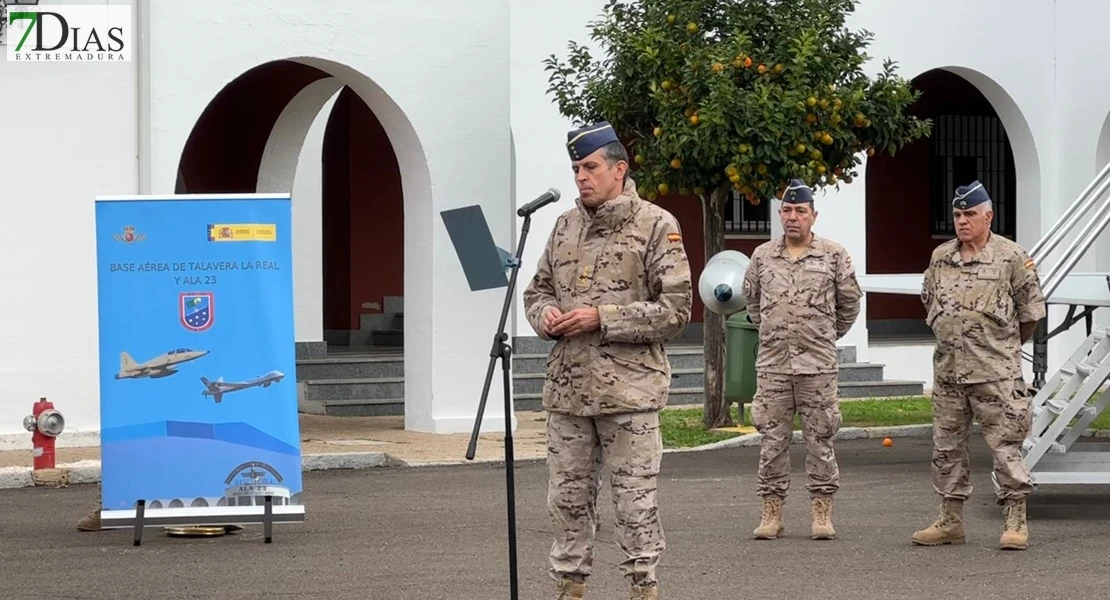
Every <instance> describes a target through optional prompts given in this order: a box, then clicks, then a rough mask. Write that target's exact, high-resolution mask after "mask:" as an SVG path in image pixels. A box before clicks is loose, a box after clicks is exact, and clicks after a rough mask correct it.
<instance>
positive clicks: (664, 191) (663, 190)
mask: <svg viewBox="0 0 1110 600" xmlns="http://www.w3.org/2000/svg"><path fill="white" fill-rule="evenodd" d="M656 189H658V190H659V194H660V195H663V196H666V195H667V194H668V193H670V191H671V186H669V185H667V184H665V183H660V184H659V187H657V188H656Z"/></svg>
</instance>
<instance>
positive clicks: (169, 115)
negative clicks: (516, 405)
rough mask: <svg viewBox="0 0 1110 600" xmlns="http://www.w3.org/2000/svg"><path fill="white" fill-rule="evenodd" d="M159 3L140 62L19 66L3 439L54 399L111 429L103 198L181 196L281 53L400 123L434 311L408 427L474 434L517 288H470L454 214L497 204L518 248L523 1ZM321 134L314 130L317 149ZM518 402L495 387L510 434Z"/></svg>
mask: <svg viewBox="0 0 1110 600" xmlns="http://www.w3.org/2000/svg"><path fill="white" fill-rule="evenodd" d="M49 3H50V2H49V0H45V1H44V4H49ZM142 5H143V6H144V7H146V8H148V9H150V12H149V13H146V14H142V15H139V16H138V18H139V20H140V21H141V22H144V23H149V28H148V29H147V30H145V31H144V35H143V39H142V44H141V45H140V48H137V49H136V58H137V59H138V60H136V61H135V62H132V63H122V64H119V63H110V64H109V63H105V64H99V63H68V64H67V63H51V64H45V63H28V64H15V63H6V62H0V81H3V82H4V88H5V90H13V89H14V90H19V93H5V94H2V95H0V96H2V98H0V109H3V110H4V114H6V115H9V117H11V116H16V115H20V114H26V115H27V119H23V120H18V121H15V122H16V123H18V124H20V125H23V124H27V125H28V126H20V127H15V128H9V130H8V131H7V134H8V136H9V137H8V141H9V147H11V148H18V149H19V154H18V155H16V158H15V159H14V160H12V159H9V160H5V161H3V162H2V164H0V177H2V179H0V180H2V181H4V182H5V183H4V188H3V189H4V192H3V197H4V199H5V200H6V202H4V203H3V205H2V208H0V210H3V211H4V213H3V216H4V217H5V222H7V223H18V224H20V225H19V226H18V227H13V228H12V231H11V232H10V233H9V234H8V235H6V236H3V241H0V244H2V246H0V248H2V249H3V256H5V260H4V261H3V262H2V263H0V264H2V265H3V267H2V269H3V270H2V271H0V273H2V274H3V276H4V281H5V285H4V286H3V291H2V292H0V294H2V296H0V298H2V299H3V300H5V301H6V304H5V311H4V314H6V315H8V317H7V318H6V320H5V321H3V322H0V331H3V335H2V336H0V436H2V435H4V434H11V435H10V436H8V437H4V438H0V439H3V440H4V443H9V442H10V443H12V444H15V446H14V447H24V446H26V444H28V443H29V441H28V440H29V434H26V432H23V430H22V426H21V421H22V418H23V416H24V414H26V413H27V412H29V410H30V407H31V404H32V403H33V402H34V401H35V400H36V399H37V398H38V397H40V396H47V397H49V398H51V399H52V400H54V401H55V402H57V403H58V404H59V408H60V409H61V410H63V411H64V412H65V414H66V416H67V418H68V431H70V432H79V431H89V430H95V429H96V428H98V425H99V398H98V388H99V385H98V381H97V372H98V369H97V364H98V356H97V325H96V314H97V313H96V310H97V306H96V301H95V299H96V265H95V262H94V257H93V256H92V255H91V254H89V253H88V251H87V249H88V248H91V247H93V243H94V240H93V237H92V235H93V224H94V212H93V197H94V196H96V195H98V194H134V193H145V192H153V193H172V192H174V191H175V183H176V175H177V167H178V162H179V160H180V157H181V153H182V150H183V149H184V147H185V142H186V140H187V139H188V136H189V133H190V132H191V130H192V128H193V126H194V124H195V123H196V121H197V119H198V118H199V117H200V115H201V113H202V112H203V110H204V109H205V107H206V106H207V105H208V103H209V102H210V101H211V100H212V99H213V98H214V97H215V96H216V94H217V93H219V92H220V90H221V89H222V88H223V87H224V86H225V85H226V84H227V83H229V82H230V81H232V80H233V79H234V78H236V77H237V76H239V75H241V74H242V73H244V72H245V71H247V70H249V69H251V68H253V67H255V66H258V65H260V64H263V63H265V62H268V61H272V60H280V59H293V60H300V61H302V62H307V63H311V64H313V65H314V66H318V67H322V68H324V69H325V70H327V71H328V72H330V73H331V74H332V75H335V76H337V77H339V78H340V79H342V80H343V82H344V83H346V84H348V85H350V86H351V87H352V88H353V89H354V90H355V91H357V92H358V93H359V95H360V96H362V98H363V100H364V101H366V103H367V105H368V106H369V107H370V108H371V109H372V110H374V111H375V113H376V114H377V116H378V118H379V119H380V120H381V121H382V122H383V124H384V125H385V127H386V130H387V132H388V134H389V135H390V139H391V142H392V144H393V145H394V148H395V150H396V153H397V155H398V160H399V163H400V165H401V169H402V175H403V183H402V185H403V189H404V195H405V202H406V206H405V240H406V257H405V258H406V262H405V275H404V277H405V285H406V288H405V298H406V303H407V306H406V311H407V312H408V313H409V314H412V315H421V318H414V319H410V320H409V322H408V323H407V324H406V325H407V327H406V332H405V333H406V340H405V346H406V348H405V349H406V358H407V359H408V360H407V362H406V377H405V380H406V390H405V396H406V399H407V400H408V402H409V404H410V405H411V406H412V407H414V409H413V410H411V412H410V414H409V415H408V419H407V425H408V426H409V427H410V428H413V429H418V430H424V431H435V432H463V431H469V430H470V428H471V426H472V423H473V419H474V416H475V414H476V408H477V404H478V399H479V396H480V394H481V389H482V379H483V376H484V375H485V369H486V364H487V361H488V349H489V345H490V341H491V338H492V333H493V328H494V327H495V326H496V323H497V317H498V315H499V311H500V308H501V299H502V298H503V293H504V290H503V289H501V290H488V291H483V292H477V293H473V292H471V291H470V290H469V288H468V286H467V282H466V278H465V276H464V274H463V273H462V271H461V267H460V264H459V261H458V258H457V257H456V255H455V250H454V247H453V246H452V244H451V242H450V239H449V237H448V235H447V232H446V229H445V228H444V227H443V224H442V221H441V219H440V217H439V213H440V212H441V211H444V210H447V209H451V208H455V207H460V206H466V205H471V204H478V205H481V206H482V207H483V210H484V212H485V215H486V218H487V219H488V221H489V226H490V229H491V231H492V233H493V236H494V240H495V242H496V243H498V244H499V245H501V246H503V247H509V246H510V245H511V244H510V241H511V233H510V231H511V228H510V219H509V211H508V210H507V207H508V206H510V204H511V200H510V183H509V181H510V179H509V170H508V165H509V162H510V154H509V134H510V127H509V60H508V59H509V53H508V52H509V2H508V0H476V1H471V2H466V3H459V2H453V1H450V0H425V1H423V2H420V3H416V4H413V3H410V4H397V3H394V2H386V1H384V0H380V1H378V0H375V1H368V0H344V1H336V2H332V3H329V6H328V8H327V10H320V9H319V7H317V6H315V5H313V4H311V3H305V2H301V1H298V0H273V1H270V2H267V3H265V5H264V6H260V5H256V4H252V3H237V4H236V3H233V4H228V3H226V2H219V1H217V0H198V1H194V2H187V3H185V2H154V3H150V2H143V3H142ZM151 5H153V6H151ZM213 15H218V18H216V17H214V16H213ZM136 44H139V41H138V40H136ZM140 73H141V74H142V75H141V77H140ZM77 90H79V93H78V92H77ZM314 116H315V115H312V114H310V115H307V118H308V122H309V123H311V122H312V121H313V119H314ZM317 137H318V131H316V133H315V134H313V133H312V132H311V131H310V135H309V138H308V139H309V140H310V141H311V143H312V144H313V145H316V144H318V139H317ZM20 157H22V158H20ZM314 160H316V161H317V162H318V159H314ZM318 168H319V167H318V165H316V166H308V167H305V168H302V167H298V172H306V173H307V175H306V176H307V177H308V178H309V179H308V180H306V182H305V183H303V184H296V185H295V186H294V190H303V189H304V186H306V185H310V184H312V185H314V184H315V182H316V181H318V179H316V178H313V177H312V173H313V172H314V171H318ZM317 177H318V176H317ZM262 184H263V185H266V182H265V181H263V182H262ZM316 195H317V196H318V193H317V194H316ZM13 199H22V201H19V202H17V201H14V200H13ZM298 200H304V198H301V197H298V198H297V199H295V200H294V202H297V201H298ZM296 210H297V215H298V219H300V218H301V217H302V216H304V217H305V219H306V220H305V221H303V222H302V221H300V220H299V221H298V224H299V225H305V226H306V227H315V226H317V224H318V222H319V210H318V209H311V208H306V207H303V206H299V207H298V208H297V209H296ZM317 256H318V255H317ZM12 257H22V258H20V259H13V258H12ZM371 267H372V266H371V265H367V266H366V268H371ZM296 268H297V269H298V271H297V273H296V275H295V282H296V285H297V291H296V292H295V294H296V298H297V299H298V302H297V306H298V315H297V319H298V321H301V320H303V319H318V318H319V307H318V306H317V305H313V304H312V303H302V302H300V301H299V300H300V299H302V298H304V297H306V296H307V295H309V294H310V293H312V292H314V291H315V290H318V289H319V280H320V265H319V261H318V260H317V261H315V262H314V264H311V263H309V261H307V260H300V261H298V263H297V265H296ZM46 273H52V274H51V275H49V276H47V275H46ZM306 308H307V310H306ZM301 336H309V337H314V338H315V339H302V337H301ZM321 339H322V336H321V335H320V331H319V328H318V327H317V328H315V331H313V327H307V328H305V327H298V341H320V340H321ZM495 383H497V382H496V381H495ZM501 407H502V394H501V386H500V385H494V386H493V387H492V389H491V393H490V397H489V403H488V405H487V408H486V413H485V414H486V417H487V423H486V424H485V425H484V428H485V429H486V430H491V429H492V430H499V429H502V428H503V425H502V423H503V420H502V414H503V411H502V409H501ZM21 432H22V433H21ZM25 435H27V436H28V439H24V436H25ZM65 438H66V439H64V440H63V443H69V442H71V441H73V440H75V439H76V438H75V437H74V436H73V435H72V433H71V434H67V436H65Z"/></svg>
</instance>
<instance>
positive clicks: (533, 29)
mask: <svg viewBox="0 0 1110 600" xmlns="http://www.w3.org/2000/svg"><path fill="white" fill-rule="evenodd" d="M533 4H534V6H530V7H529V8H528V10H527V12H526V11H524V10H520V9H519V8H517V6H514V7H513V8H514V9H513V11H512V18H511V31H512V33H511V40H512V50H511V74H512V82H513V85H512V93H511V101H512V127H513V141H514V144H515V159H516V186H515V187H516V205H517V206H521V205H523V204H526V203H528V202H530V201H532V200H533V199H535V198H536V197H537V196H539V195H540V194H543V193H544V192H545V191H547V189H548V188H550V187H554V188H557V189H558V190H559V192H560V194H561V196H562V197H561V199H560V200H559V201H558V202H556V203H554V204H549V205H547V206H545V207H544V208H541V209H540V210H538V211H536V212H535V213H533V214H532V220H531V221H532V222H531V230H530V231H529V233H528V239H527V240H525V247H524V255H523V257H522V259H521V263H522V264H521V267H520V272H519V274H518V276H517V277H518V284H517V290H516V293H515V296H514V297H515V301H514V305H515V309H516V310H515V311H514V321H515V324H516V327H515V332H514V333H513V335H517V336H523V337H529V336H534V335H536V333H535V331H533V330H532V326H531V325H529V324H528V320H527V319H526V318H525V317H524V307H523V303H522V302H521V294H522V292H523V291H524V288H525V287H527V286H528V283H529V281H531V279H532V277H534V276H535V274H536V261H538V260H539V257H540V254H541V253H542V252H543V247H544V245H545V244H546V243H547V239H548V237H549V236H550V235H551V229H552V227H554V225H555V220H556V218H558V216H559V215H560V214H562V213H563V212H565V211H567V210H570V209H571V208H573V207H574V199H575V198H576V197H577V196H578V188H577V187H575V184H574V173H573V171H571V166H570V157H569V155H568V154H567V150H566V143H567V132H568V131H570V130H571V129H572V128H574V127H575V124H574V123H573V122H571V121H570V120H569V119H566V118H564V117H563V116H562V115H560V114H559V107H558V105H557V104H555V102H554V97H553V96H551V95H549V94H547V93H546V92H545V90H546V89H547V86H548V75H549V73H547V72H546V71H544V65H543V61H544V59H546V58H548V57H549V56H550V55H551V54H555V55H556V56H558V57H559V58H560V59H563V58H565V56H566V48H567V42H568V41H570V40H574V41H577V42H578V43H582V44H589V45H591V47H594V46H593V44H592V41H591V40H590V39H589V28H588V27H587V24H588V23H589V22H590V21H592V20H593V19H595V18H596V17H597V16H598V15H599V14H600V13H601V11H602V9H603V8H604V2H600V1H598V0H564V1H562V2H543V3H533ZM512 218H513V229H514V231H515V232H516V233H514V240H515V239H516V238H515V236H518V235H519V231H520V228H521V225H522V224H523V221H524V220H523V219H522V218H520V217H517V216H516V212H515V208H514V211H513V213H512ZM513 249H514V250H515V247H514V248H513Z"/></svg>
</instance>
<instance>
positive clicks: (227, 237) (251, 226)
mask: <svg viewBox="0 0 1110 600" xmlns="http://www.w3.org/2000/svg"><path fill="white" fill-rule="evenodd" d="M208 241H210V242H275V241H277V225H275V224H273V223H270V224H257V223H230V224H220V223H216V224H209V225H208Z"/></svg>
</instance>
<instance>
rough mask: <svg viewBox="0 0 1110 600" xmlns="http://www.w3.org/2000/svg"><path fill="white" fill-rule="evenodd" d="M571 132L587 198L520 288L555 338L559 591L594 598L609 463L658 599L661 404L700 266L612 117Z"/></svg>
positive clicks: (548, 403) (645, 587) (634, 576)
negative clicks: (638, 172) (645, 190)
mask: <svg viewBox="0 0 1110 600" xmlns="http://www.w3.org/2000/svg"><path fill="white" fill-rule="evenodd" d="M567 138H568V141H567V151H568V152H569V154H570V159H571V161H572V165H573V169H574V174H575V178H574V180H575V184H577V186H578V192H579V197H578V199H577V200H576V201H575V204H576V206H575V207H574V208H572V209H570V210H568V211H567V212H565V213H563V214H562V215H560V216H559V218H558V219H557V220H556V222H555V227H554V229H553V230H552V232H551V236H550V237H549V239H548V241H547V246H546V247H545V248H544V250H543V254H542V255H541V256H540V259H539V264H538V266H537V269H536V275H535V277H534V278H533V279H532V281H531V282H530V283H529V285H528V287H527V289H525V291H524V294H523V295H524V306H525V311H526V315H527V318H528V322H529V323H531V325H532V328H533V329H535V331H536V333H537V334H538V335H539V336H540V337H541V338H543V339H545V340H557V341H556V343H555V346H554V348H552V350H551V354H550V356H549V358H548V363H547V378H546V381H545V383H544V389H543V405H544V408H545V409H546V410H547V411H548V415H547V465H548V470H549V478H550V479H549V484H548V495H547V502H548V507H549V509H550V513H551V518H552V526H553V530H554V537H555V541H554V544H552V547H551V556H550V562H551V575H552V577H553V578H554V579H555V581H556V585H557V590H558V592H559V595H558V596H557V598H559V600H571V599H578V598H583V597H584V593H585V583H584V582H585V580H586V577H587V576H588V575H589V574H590V571H591V567H592V564H593V539H594V531H595V529H596V516H595V515H596V502H597V492H598V485H599V472H600V471H599V469H600V467H601V465H602V464H603V463H604V464H605V465H606V466H607V468H608V472H609V481H610V486H611V490H612V496H613V504H614V512H615V515H616V536H615V538H616V542H617V545H618V546H619V547H620V549H621V551H622V552H623V553H624V556H625V559H624V560H623V561H622V562H621V564H620V569H621V571H622V573H623V574H624V576H625V577H626V578H627V579H628V580H629V582H630V586H631V590H632V592H631V598H633V599H642V600H654V599H655V598H658V593H659V592H658V581H657V578H656V566H657V565H658V563H659V558H660V555H661V554H662V553H663V550H664V546H665V544H664V538H663V526H662V522H661V520H660V517H659V509H658V505H657V501H656V476H657V474H658V473H659V465H660V462H661V459H662V452H663V442H662V434H661V432H660V429H659V410H660V409H661V408H663V407H664V406H665V405H666V403H667V392H668V390H669V389H670V385H671V366H670V363H669V362H668V360H667V355H666V354H665V353H664V351H663V344H664V343H666V342H668V341H670V340H673V339H674V338H676V337H677V336H678V335H679V334H680V333H681V332H682V330H683V329H684V328H685V327H686V325H687V324H688V323H689V321H690V311H691V306H692V304H693V285H692V283H691V281H690V279H691V277H690V265H689V262H688V261H687V258H686V251H685V248H684V247H683V245H682V236H681V235H680V232H679V227H678V221H677V220H676V219H675V217H674V216H673V215H671V214H670V213H669V212H667V211H666V210H663V209H662V208H660V207H659V206H657V205H655V204H652V203H650V202H647V201H645V200H642V199H641V198H640V197H639V195H638V194H637V193H636V183H635V182H634V181H633V180H632V179H631V178H630V177H629V175H628V168H629V164H628V153H627V151H626V150H625V148H624V146H623V145H622V144H621V142H620V140H619V139H618V138H617V135H616V133H615V132H614V131H613V128H612V127H611V126H610V125H609V124H608V123H604V122H602V123H597V124H594V125H590V126H588V127H584V128H582V129H579V130H576V131H572V132H570V133H569V134H568V136H567ZM604 596H605V597H606V598H611V597H612V596H611V595H608V594H605V595H604Z"/></svg>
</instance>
